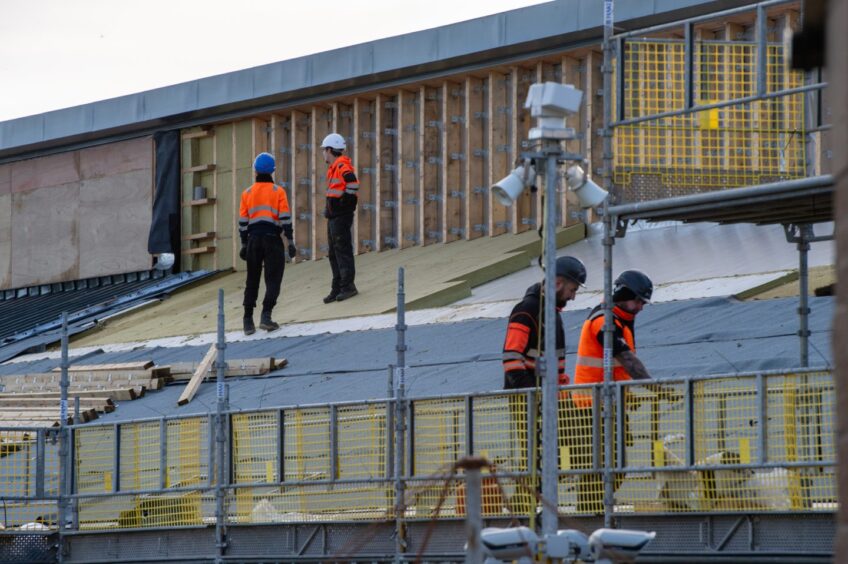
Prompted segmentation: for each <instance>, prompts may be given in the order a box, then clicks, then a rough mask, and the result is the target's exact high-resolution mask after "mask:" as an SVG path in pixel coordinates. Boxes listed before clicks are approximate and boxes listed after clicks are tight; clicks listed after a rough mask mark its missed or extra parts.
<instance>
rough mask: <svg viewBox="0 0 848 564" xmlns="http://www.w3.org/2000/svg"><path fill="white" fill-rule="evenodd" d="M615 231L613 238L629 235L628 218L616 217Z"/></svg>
mask: <svg viewBox="0 0 848 564" xmlns="http://www.w3.org/2000/svg"><path fill="white" fill-rule="evenodd" d="M613 219H615V232H614V233H613V238H618V239H620V238H622V237H624V236H625V235H627V220H626V219H621V218H620V217H615V218H613Z"/></svg>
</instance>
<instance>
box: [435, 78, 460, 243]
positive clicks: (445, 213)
mask: <svg viewBox="0 0 848 564" xmlns="http://www.w3.org/2000/svg"><path fill="white" fill-rule="evenodd" d="M441 97H442V122H443V124H444V125H443V127H442V142H441V145H442V183H441V188H442V194H441V196H442V201H441V204H442V206H441V214H442V218H443V219H442V225H441V228H442V241H443V242H445V243H450V242H451V241H457V240H459V239H462V238H464V235H465V227H464V225H465V222H464V219H463V211H464V210H463V208H464V200H465V189H464V182H463V177H464V174H463V171H464V168H465V167H464V164H463V163H464V161H465V156H466V155H465V153H464V152H463V150H464V146H463V145H464V143H463V136H464V134H465V100H464V98H465V89H464V88H463V87H462V86H461V85H460V84H457V83H455V82H444V83H442V88H441Z"/></svg>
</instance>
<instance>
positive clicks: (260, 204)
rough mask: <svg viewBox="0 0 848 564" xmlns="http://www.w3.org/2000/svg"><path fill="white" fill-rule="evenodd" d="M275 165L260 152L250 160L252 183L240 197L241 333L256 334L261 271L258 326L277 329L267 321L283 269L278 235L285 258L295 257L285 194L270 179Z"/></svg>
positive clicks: (270, 158) (290, 220)
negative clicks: (285, 241)
mask: <svg viewBox="0 0 848 564" xmlns="http://www.w3.org/2000/svg"><path fill="white" fill-rule="evenodd" d="M275 166H276V163H275V162H274V157H273V156H272V155H270V154H268V153H260V154H259V155H257V156H256V159H255V160H254V161H253V169H254V170H255V171H256V182H254V183H253V185H251V186H250V187H249V188H247V189H246V190H245V191H244V192H242V194H241V205H240V206H239V219H238V228H239V235H240V236H241V251H240V252H239V256H240V257H241V259H242V260H244V261H247V281H246V282H245V285H244V320H243V321H244V334H245V335H251V334H253V333H255V332H256V327H255V326H254V324H253V309H254V308H255V307H256V298H257V296H258V295H259V278H260V276H262V271H263V268H264V270H265V298H264V299H263V300H262V315H261V317H260V320H259V327H260V328H262V329H265V330H266V331H273V330H275V329H279V328H280V325H279V324H278V323H276V322H274V321H273V320H272V319H271V311H272V310H273V309H274V306H275V305H276V304H277V298H278V297H279V295H280V285H281V284H282V282H283V271H284V270H285V266H286V259H285V252H286V251H285V249H284V248H283V240H282V238H281V235H282V234H283V233H285V235H286V239H288V253H289V258H291V259H294V257H295V256H296V255H297V247H295V244H294V236H293V235H292V216H291V209H290V208H289V201H288V197H287V196H286V191H285V190H284V189H283V188H282V187H281V186H278V185H276V184H274V178H273V176H271V175H272V174H273V172H274V168H275Z"/></svg>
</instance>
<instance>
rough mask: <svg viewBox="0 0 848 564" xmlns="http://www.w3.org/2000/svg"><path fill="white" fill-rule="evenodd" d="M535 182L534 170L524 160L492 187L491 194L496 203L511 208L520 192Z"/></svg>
mask: <svg viewBox="0 0 848 564" xmlns="http://www.w3.org/2000/svg"><path fill="white" fill-rule="evenodd" d="M535 181H536V169H534V168H533V166H532V165H531V164H530V161H528V160H526V159H525V161H524V163H523V164H522V165H520V166H518V167H516V168H514V169H513V170H512V172H510V173H509V174H507V175H506V176H505V177H504V178H502V179H501V180H500V181H499V182H498V183H497V184H495V185H494V186H492V193H493V194H494V195H495V197H496V198H497V199H498V201H499V202H500V203H501V204H503V205H505V206H511V205H512V203H513V202H514V201H515V200H517V199H518V197H519V196H520V195H521V192H522V191H523V190H524V188H526V187H527V186H532V185H533V183H534V182H535Z"/></svg>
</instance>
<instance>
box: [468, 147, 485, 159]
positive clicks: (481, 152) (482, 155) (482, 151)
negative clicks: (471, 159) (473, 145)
mask: <svg viewBox="0 0 848 564" xmlns="http://www.w3.org/2000/svg"><path fill="white" fill-rule="evenodd" d="M471 154H472V155H474V156H475V157H480V158H485V157H488V156H489V151H487V150H486V149H474V151H472V153H471Z"/></svg>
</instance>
